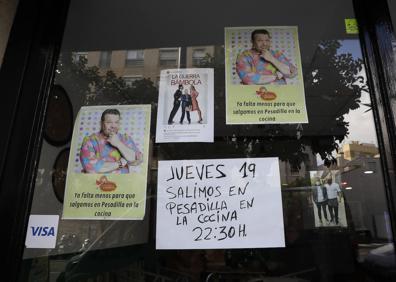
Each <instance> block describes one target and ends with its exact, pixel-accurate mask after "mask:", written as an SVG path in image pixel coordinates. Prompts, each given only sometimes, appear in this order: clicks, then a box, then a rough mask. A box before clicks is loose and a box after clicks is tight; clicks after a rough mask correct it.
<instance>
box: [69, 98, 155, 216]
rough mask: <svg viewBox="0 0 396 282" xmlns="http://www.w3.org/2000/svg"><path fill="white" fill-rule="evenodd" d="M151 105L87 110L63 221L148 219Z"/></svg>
mask: <svg viewBox="0 0 396 282" xmlns="http://www.w3.org/2000/svg"><path fill="white" fill-rule="evenodd" d="M150 111H151V106H150V105H128V106H124V105H123V106H120V105H116V106H93V107H82V108H81V109H80V111H79V113H78V116H77V118H76V122H75V125H74V130H73V139H72V144H71V150H70V157H69V163H68V170H67V178H66V189H65V200H64V205H63V218H64V219H95V220H101V219H136V220H140V219H143V217H144V214H145V201H146V186H147V169H148V168H147V166H148V148H149V133H150Z"/></svg>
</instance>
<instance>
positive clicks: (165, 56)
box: [159, 48, 179, 67]
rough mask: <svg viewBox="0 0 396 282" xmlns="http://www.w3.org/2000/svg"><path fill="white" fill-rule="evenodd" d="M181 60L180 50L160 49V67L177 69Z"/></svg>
mask: <svg viewBox="0 0 396 282" xmlns="http://www.w3.org/2000/svg"><path fill="white" fill-rule="evenodd" d="M178 60H179V49H178V48H171V49H160V50H159V64H160V66H166V67H175V66H177V63H178Z"/></svg>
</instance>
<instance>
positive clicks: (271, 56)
mask: <svg viewBox="0 0 396 282" xmlns="http://www.w3.org/2000/svg"><path fill="white" fill-rule="evenodd" d="M251 42H252V48H251V49H249V50H245V51H243V52H242V53H240V54H239V55H238V58H237V60H236V70H237V73H238V75H239V78H240V79H241V83H242V84H247V85H250V84H257V85H262V84H277V85H284V84H286V78H293V77H295V76H296V75H297V68H296V67H295V66H294V65H292V64H291V63H290V61H289V60H288V59H287V58H286V57H285V55H284V54H283V53H282V52H281V51H276V50H272V49H271V35H270V33H269V32H268V31H267V30H266V29H256V30H254V31H253V32H252V34H251Z"/></svg>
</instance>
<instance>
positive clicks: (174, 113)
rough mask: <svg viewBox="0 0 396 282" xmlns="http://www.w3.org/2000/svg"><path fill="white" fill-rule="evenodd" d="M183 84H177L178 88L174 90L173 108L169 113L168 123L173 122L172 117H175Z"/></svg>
mask: <svg viewBox="0 0 396 282" xmlns="http://www.w3.org/2000/svg"><path fill="white" fill-rule="evenodd" d="M182 90H183V85H181V84H179V88H178V89H177V90H176V92H175V94H173V108H172V111H171V113H170V115H169V119H168V124H172V123H173V118H174V117H175V115H176V113H177V111H178V110H179V107H180V100H181V96H182V94H183V93H182Z"/></svg>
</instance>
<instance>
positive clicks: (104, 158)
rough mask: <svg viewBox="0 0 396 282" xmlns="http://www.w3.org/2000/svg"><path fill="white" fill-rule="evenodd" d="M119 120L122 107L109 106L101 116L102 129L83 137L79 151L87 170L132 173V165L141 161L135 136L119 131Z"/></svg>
mask: <svg viewBox="0 0 396 282" xmlns="http://www.w3.org/2000/svg"><path fill="white" fill-rule="evenodd" d="M120 120H121V113H120V111H119V110H117V109H107V110H105V111H104V112H103V113H102V116H101V121H100V126H101V129H100V132H97V133H94V134H92V135H90V136H86V137H85V138H84V140H83V143H82V146H81V150H80V161H81V164H82V167H83V172H84V173H121V174H122V173H129V166H131V165H138V164H140V163H141V162H142V160H143V158H142V157H143V155H142V153H141V152H140V150H139V149H138V148H137V146H136V145H135V143H134V142H133V140H132V138H131V137H130V136H129V135H127V134H121V133H119V132H118V131H119V129H120Z"/></svg>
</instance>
